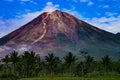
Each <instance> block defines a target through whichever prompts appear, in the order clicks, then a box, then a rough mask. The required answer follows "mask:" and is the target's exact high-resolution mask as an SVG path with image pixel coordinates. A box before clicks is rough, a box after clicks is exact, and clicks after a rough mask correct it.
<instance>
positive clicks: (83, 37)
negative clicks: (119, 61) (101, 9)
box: [0, 10, 120, 57]
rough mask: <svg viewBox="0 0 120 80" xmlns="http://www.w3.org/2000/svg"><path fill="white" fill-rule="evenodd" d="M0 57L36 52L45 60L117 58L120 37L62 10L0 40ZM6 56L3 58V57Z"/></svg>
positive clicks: (44, 14) (38, 18) (42, 17)
mask: <svg viewBox="0 0 120 80" xmlns="http://www.w3.org/2000/svg"><path fill="white" fill-rule="evenodd" d="M0 45H1V49H2V50H1V52H0V56H2V55H4V54H7V53H9V52H10V51H12V50H16V51H18V52H20V53H22V52H23V51H26V50H33V51H35V52H36V53H37V54H40V55H41V56H44V55H46V54H48V53H50V52H54V53H55V54H56V55H59V56H63V55H66V53H67V52H69V51H71V52H73V53H75V54H79V51H80V50H83V51H86V52H88V53H89V54H90V55H92V56H95V57H97V56H102V55H104V54H108V55H112V56H116V55H117V56H118V55H119V52H120V37H118V36H117V35H115V34H112V33H109V32H107V31H104V30H101V29H99V28H97V27H94V26H92V25H90V24H88V23H86V22H84V21H82V20H79V19H77V18H76V17H74V16H72V15H70V14H68V13H66V12H62V11H59V10H55V11H53V12H44V13H42V14H41V15H40V16H38V17H37V18H35V19H34V20H32V21H31V22H29V23H27V24H26V25H24V26H22V27H20V28H19V29H17V30H15V31H13V32H11V33H9V34H8V35H6V36H4V37H2V38H1V39H0ZM3 52H4V54H3Z"/></svg>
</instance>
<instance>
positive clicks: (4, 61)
mask: <svg viewBox="0 0 120 80" xmlns="http://www.w3.org/2000/svg"><path fill="white" fill-rule="evenodd" d="M2 62H3V63H5V66H6V74H7V77H8V63H9V62H10V58H9V55H6V56H5V57H4V58H3V59H2Z"/></svg>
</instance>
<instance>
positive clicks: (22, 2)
mask: <svg viewBox="0 0 120 80" xmlns="http://www.w3.org/2000/svg"><path fill="white" fill-rule="evenodd" d="M20 2H21V4H25V3H27V2H30V3H33V4H36V5H37V3H36V2H35V1H34V0H20Z"/></svg>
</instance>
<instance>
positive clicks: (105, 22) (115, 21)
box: [84, 16, 120, 33]
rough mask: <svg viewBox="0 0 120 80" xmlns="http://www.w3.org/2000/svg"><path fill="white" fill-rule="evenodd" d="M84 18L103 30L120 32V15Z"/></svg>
mask: <svg viewBox="0 0 120 80" xmlns="http://www.w3.org/2000/svg"><path fill="white" fill-rule="evenodd" d="M84 20H85V21H87V22H89V23H90V24H92V25H94V26H97V27H98V28H101V29H103V30H106V31H109V32H112V33H117V32H120V16H117V17H114V16H111V17H101V18H92V19H84Z"/></svg>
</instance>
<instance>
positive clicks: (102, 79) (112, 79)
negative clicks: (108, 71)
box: [20, 75, 120, 80]
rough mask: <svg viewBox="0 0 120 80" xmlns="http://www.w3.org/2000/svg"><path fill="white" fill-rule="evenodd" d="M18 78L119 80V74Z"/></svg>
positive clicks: (34, 79) (30, 79)
mask: <svg viewBox="0 0 120 80" xmlns="http://www.w3.org/2000/svg"><path fill="white" fill-rule="evenodd" d="M20 80H120V75H106V76H98V75H97V76H96V75H94V76H91V77H87V78H83V77H37V78H24V79H20Z"/></svg>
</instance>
